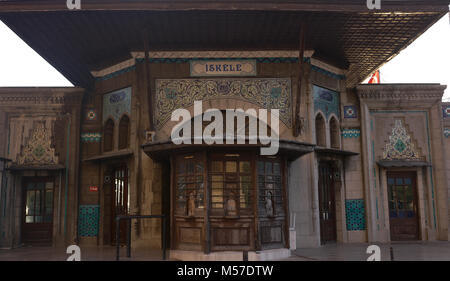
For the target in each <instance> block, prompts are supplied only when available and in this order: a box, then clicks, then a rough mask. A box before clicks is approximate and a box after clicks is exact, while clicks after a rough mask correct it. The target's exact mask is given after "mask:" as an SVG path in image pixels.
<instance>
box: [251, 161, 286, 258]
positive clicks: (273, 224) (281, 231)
mask: <svg viewBox="0 0 450 281" xmlns="http://www.w3.org/2000/svg"><path fill="white" fill-rule="evenodd" d="M256 172H257V184H258V204H257V205H258V207H257V212H258V213H257V214H258V225H259V229H258V241H259V246H260V249H261V250H267V249H276V248H284V247H288V245H287V237H286V232H287V225H286V218H287V216H286V198H285V192H286V189H285V184H284V180H283V173H284V169H283V165H282V161H281V158H273V157H270V158H269V157H267V158H264V157H260V158H259V159H258V161H257V169H256Z"/></svg>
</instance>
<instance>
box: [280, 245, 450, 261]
mask: <svg viewBox="0 0 450 281" xmlns="http://www.w3.org/2000/svg"><path fill="white" fill-rule="evenodd" d="M369 245H377V246H379V247H380V250H381V261H390V260H391V258H390V247H392V249H393V256H394V260H395V261H450V242H449V241H436V242H421V241H415V242H391V243H371V244H368V243H358V244H356V243H355V244H339V243H333V244H328V245H323V246H321V247H319V248H302V249H297V250H296V251H295V252H294V255H292V256H291V257H290V258H288V259H286V260H309V261H366V260H367V258H368V257H369V256H370V254H367V253H366V250H367V247H368V246H369Z"/></svg>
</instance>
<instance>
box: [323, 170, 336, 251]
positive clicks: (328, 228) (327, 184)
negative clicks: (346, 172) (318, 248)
mask: <svg viewBox="0 0 450 281" xmlns="http://www.w3.org/2000/svg"><path fill="white" fill-rule="evenodd" d="M333 174H334V173H333V168H332V166H331V164H330V163H327V162H323V163H320V164H319V215H320V241H321V243H322V244H325V243H327V242H332V241H336V203H335V191H334V177H333Z"/></svg>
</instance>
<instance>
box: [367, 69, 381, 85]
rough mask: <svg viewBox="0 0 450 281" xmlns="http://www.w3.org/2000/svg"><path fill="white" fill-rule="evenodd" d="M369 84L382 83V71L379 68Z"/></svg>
mask: <svg viewBox="0 0 450 281" xmlns="http://www.w3.org/2000/svg"><path fill="white" fill-rule="evenodd" d="M369 84H380V71H379V70H377V71H375V72H374V74H372V77H370V79H369Z"/></svg>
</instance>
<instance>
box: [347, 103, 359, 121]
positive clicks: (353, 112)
mask: <svg viewBox="0 0 450 281" xmlns="http://www.w3.org/2000/svg"><path fill="white" fill-rule="evenodd" d="M344 118H358V109H357V108H356V106H354V105H346V106H344Z"/></svg>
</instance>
